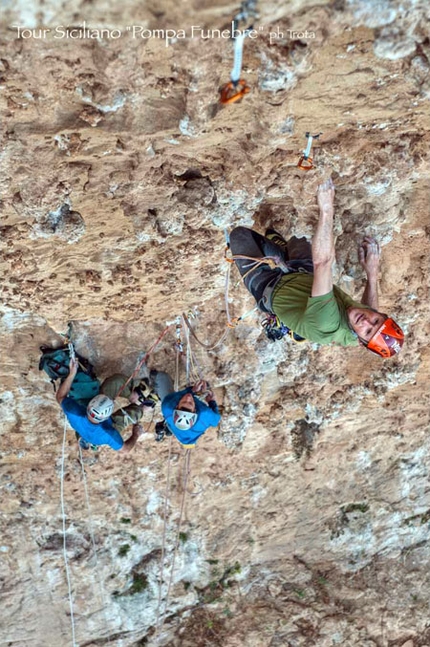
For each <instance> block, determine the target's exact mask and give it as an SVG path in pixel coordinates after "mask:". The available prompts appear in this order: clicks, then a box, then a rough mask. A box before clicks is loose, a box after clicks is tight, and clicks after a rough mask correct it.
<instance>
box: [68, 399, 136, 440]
mask: <svg viewBox="0 0 430 647" xmlns="http://www.w3.org/2000/svg"><path fill="white" fill-rule="evenodd" d="M61 408H62V409H63V411H64V413H65V414H66V416H67V420H68V421H69V422H70V425H71V426H72V427H73V429H74V430H75V431H77V432H78V434H79V435H80V436H82V438H83V439H84V440H86V441H87V443H91V444H92V445H109V447H112V449H115V450H118V449H121V447H122V446H123V445H124V441H123V439H122V438H121V434H120V433H119V431H117V430H116V429H115V427H114V426H113V424H112V419H111V418H108V419H107V420H104V421H103V422H100V423H99V424H97V425H95V424H94V423H93V422H91V421H90V420H88V418H87V410H86V408H85V407H83V406H82V405H80V404H78V403H77V402H76V400H73V398H64V400H63V401H62V403H61Z"/></svg>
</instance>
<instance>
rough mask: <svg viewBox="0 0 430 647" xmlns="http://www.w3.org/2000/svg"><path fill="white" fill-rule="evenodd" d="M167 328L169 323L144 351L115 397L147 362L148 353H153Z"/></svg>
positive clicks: (117, 395)
mask: <svg viewBox="0 0 430 647" xmlns="http://www.w3.org/2000/svg"><path fill="white" fill-rule="evenodd" d="M169 329H170V324H169V325H168V326H166V327H165V329H164V330H163V332H162V333H161V334H160V335H159V336H158V338H157V339H156V341H155V342H154V343H153V344H152V346H151V348H150V349H149V350H148V351H147V352H146V353H145V355H144V356H143V358H142V359H141V360H140V361H139V362H138V364H137V366H136V368H135V369H134V371H133V373H132V374H131V375H130V377H129V378H128V380H127V381H126V382H124V384H123V385H122V386H121V387H120V389H119V391H118V393H117V394H116V397H117V398H118V397H119V396H120V395H121V393H122V392H123V391H124V389H125V387H126V386H127V384H129V383H130V382H131V380H133V379H134V378H135V377H136V375H137V374H138V372H139V371H140V369H141V368H142V366H143V365H144V364H146V362H147V360H148V358H149V356H150V355H151V353H153V352H154V350H155V349H156V348H157V346H158V344H159V343H160V342H161V340H162V339H163V337H164V336H165V335H166V334H167V332H168V330H169Z"/></svg>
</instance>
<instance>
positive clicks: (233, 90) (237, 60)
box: [220, 0, 257, 105]
mask: <svg viewBox="0 0 430 647" xmlns="http://www.w3.org/2000/svg"><path fill="white" fill-rule="evenodd" d="M256 6H257V2H256V0H244V2H242V4H241V7H240V11H239V13H238V14H236V16H235V17H234V18H233V21H232V27H233V30H232V36H233V47H234V60H233V69H232V70H231V73H230V81H229V82H228V83H225V84H224V85H223V86H222V88H221V90H220V103H222V104H223V105H226V104H229V103H235V102H236V101H239V99H242V97H244V96H245V94H248V93H249V92H251V88H250V87H249V85H248V84H247V82H246V81H245V79H242V78H241V76H240V75H241V72H242V57H243V44H244V41H245V38H246V37H247V36H248V35H249V33H250V31H251V30H252V25H251V26H249V27H247V28H246V29H244V30H243V31H240V30H239V28H238V27H239V24H240V23H241V22H247V21H248V19H249V18H250V17H251V16H252V17H255V16H256V15H257V13H256Z"/></svg>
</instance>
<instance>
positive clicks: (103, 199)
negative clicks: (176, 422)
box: [0, 0, 430, 647]
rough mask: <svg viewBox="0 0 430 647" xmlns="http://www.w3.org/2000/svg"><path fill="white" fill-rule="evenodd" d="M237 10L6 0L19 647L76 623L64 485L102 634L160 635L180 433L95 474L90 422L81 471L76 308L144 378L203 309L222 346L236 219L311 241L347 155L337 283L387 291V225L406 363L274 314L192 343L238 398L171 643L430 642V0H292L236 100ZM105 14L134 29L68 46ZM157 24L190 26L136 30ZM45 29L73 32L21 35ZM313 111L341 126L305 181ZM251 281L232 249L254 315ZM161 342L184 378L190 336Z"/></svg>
mask: <svg viewBox="0 0 430 647" xmlns="http://www.w3.org/2000/svg"><path fill="white" fill-rule="evenodd" d="M236 10H237V7H236V6H235V5H231V4H226V3H216V4H212V3H191V2H189V1H188V0H186V1H185V2H182V3H173V2H172V3H170V2H167V1H166V2H164V1H163V2H161V3H159V4H157V5H156V4H154V3H149V4H147V5H145V6H142V3H140V4H139V3H130V2H128V1H125V2H123V3H121V4H120V5H115V4H114V3H112V4H110V3H101V2H98V3H73V4H71V5H70V4H69V5H67V6H66V5H64V6H61V5H59V4H57V3H53V2H48V3H46V2H45V3H43V4H42V3H40V4H38V3H35V4H33V5H32V6H31V7H30V6H27V5H24V4H22V3H17V4H14V5H12V4H7V5H6V6H5V10H4V12H3V17H2V23H1V24H2V48H1V52H2V53H1V56H0V59H1V79H2V80H1V84H2V99H1V100H2V113H3V119H2V123H3V135H2V162H1V163H2V181H1V187H2V225H1V226H2V237H1V240H2V247H3V253H2V260H1V269H2V275H3V277H4V278H3V281H2V303H3V305H2V315H3V317H2V323H1V336H2V356H3V361H2V369H1V371H2V375H1V377H2V381H1V383H2V389H1V391H2V392H1V394H0V398H1V402H0V408H1V418H2V425H1V434H2V444H1V447H2V450H1V454H2V462H1V486H2V502H3V505H2V510H3V514H2V518H1V545H0V551H1V562H2V569H1V571H2V575H1V586H2V589H1V592H2V605H1V611H0V614H1V626H2V638H1V641H0V642H2V644H3V643H4V644H5V645H14V646H15V645H16V646H19V647H27V646H28V647H30V646H31V647H33V646H34V645H37V646H41V647H42V646H43V647H51V646H52V647H54V646H55V647H57V646H59V645H61V646H63V645H64V646H66V645H71V644H72V640H71V621H70V615H69V614H70V608H69V594H68V588H67V579H66V571H65V562H64V555H63V534H62V511H61V505H60V484H61V482H62V481H63V484H64V506H65V513H66V516H67V532H66V546H67V549H66V551H67V552H66V554H67V558H68V563H69V568H70V579H71V589H72V596H71V597H72V601H73V611H74V627H75V632H76V644H79V645H80V647H84V646H85V647H94V646H96V645H98V646H100V645H109V644H112V645H116V646H118V647H131V646H134V647H137V646H138V645H144V644H148V645H155V644H157V643H156V640H155V636H154V627H155V623H156V618H157V611H158V610H159V609H158V591H159V589H158V580H159V571H160V555H161V548H162V534H163V520H162V519H163V506H164V493H165V481H166V472H167V460H168V446H167V443H166V442H165V443H160V444H156V443H155V442H154V440H153V433H152V427H151V428H150V429H151V431H150V433H148V434H147V435H146V436H144V437H143V438H142V439H141V440H140V441H139V444H138V446H137V448H136V450H135V451H134V452H133V453H131V454H130V455H128V456H125V457H123V456H118V455H117V454H115V453H114V452H112V451H110V450H108V449H103V450H101V451H100V452H98V453H97V454H91V453H90V454H87V455H86V456H85V458H84V470H85V471H84V472H83V471H82V466H81V463H80V461H79V456H78V450H77V447H76V443H75V439H74V435H73V432H72V431H71V430H70V429H69V430H67V432H66V434H67V435H66V450H65V456H64V464H63V462H62V437H63V425H64V420H63V417H62V414H61V412H60V410H59V408H58V406H57V405H56V403H55V399H54V394H53V392H52V389H51V385H50V384H49V382H48V380H47V379H45V376H44V375H41V374H40V373H39V372H38V370H37V364H38V356H39V346H40V345H41V344H42V343H51V342H52V343H54V342H58V341H59V337H58V335H57V334H56V333H57V332H62V331H65V330H66V328H67V323H68V322H70V321H72V322H73V326H72V330H73V339H74V341H75V344H76V347H77V349H78V350H79V351H80V352H82V353H83V354H84V355H86V356H88V357H89V358H90V360H91V361H92V362H93V363H94V365H95V366H96V368H97V371H98V373H99V374H100V376H102V377H105V376H107V375H109V374H111V373H112V372H114V371H123V372H125V373H127V374H130V373H131V372H132V371H133V368H134V366H135V365H136V361H137V360H138V359H139V358H140V357H142V356H143V353H144V352H145V351H146V350H147V349H148V348H149V347H150V346H151V344H152V343H153V342H154V341H155V339H156V338H157V337H158V335H159V334H160V332H161V331H162V330H163V328H164V327H165V326H166V322H172V321H174V320H175V319H176V317H177V316H178V315H180V314H181V313H182V312H183V311H185V312H190V311H191V312H194V313H195V318H194V319H193V325H194V326H195V329H196V332H197V334H198V336H199V337H200V338H201V339H202V340H203V341H204V342H211V341H215V340H217V339H219V338H220V336H221V335H222V333H223V332H224V330H225V322H226V314H225V305H224V279H225V272H226V263H225V261H224V259H223V255H224V245H225V242H224V229H225V228H228V229H231V228H232V227H234V226H237V225H239V224H242V225H246V226H254V227H255V228H256V229H258V230H259V231H264V229H265V227H266V226H268V225H269V224H270V225H272V226H275V227H276V228H277V229H279V231H281V232H282V233H284V234H285V235H286V234H288V233H289V232H290V231H294V232H295V233H298V234H299V235H308V236H310V235H311V234H312V232H313V231H314V229H315V225H316V222H317V216H318V212H317V206H316V199H315V194H316V187H317V185H318V184H319V183H320V182H321V180H322V179H323V178H325V177H327V175H328V174H329V173H330V172H331V173H332V177H333V179H334V182H335V184H336V203H335V209H336V215H335V233H336V267H335V277H336V282H337V284H338V285H339V286H340V287H342V288H343V289H345V290H346V291H348V292H349V293H351V294H353V295H354V296H356V297H358V296H359V295H360V293H361V292H362V290H363V286H364V277H363V274H362V271H361V269H360V267H359V265H358V262H357V252H356V250H357V244H358V243H359V242H360V240H361V238H362V236H363V235H364V234H368V235H374V236H376V237H377V238H378V240H379V241H380V243H381V245H382V249H383V263H382V268H381V280H380V291H381V305H382V307H383V309H386V310H389V311H390V312H393V313H395V315H396V318H397V319H398V320H399V321H400V322H401V323H402V325H403V326H404V328H405V330H406V333H407V341H406V343H405V346H404V350H403V352H402V354H401V355H400V356H399V357H398V358H396V359H394V360H392V361H389V362H381V361H379V360H378V358H376V357H373V356H370V355H368V354H366V353H365V352H364V351H362V350H361V349H358V348H357V349H347V350H342V349H340V348H336V347H317V346H316V345H308V344H305V345H295V344H292V343H289V342H277V343H275V344H272V343H270V342H269V341H268V340H267V339H266V338H265V336H264V334H263V333H262V329H261V327H260V325H259V317H258V315H257V314H256V313H254V314H253V315H251V316H250V317H249V318H247V319H246V320H245V321H244V322H243V323H241V324H240V325H239V326H238V327H237V328H236V329H235V330H234V331H230V332H229V334H228V337H227V338H226V340H225V342H223V343H222V344H221V345H220V346H219V347H218V348H217V349H216V350H214V351H211V352H209V353H207V352H205V351H204V349H203V348H201V347H200V346H199V345H198V344H197V343H196V342H194V341H193V340H191V346H192V348H193V351H194V353H195V356H196V361H197V363H198V365H199V366H200V367H201V368H202V371H203V372H204V374H205V375H206V376H207V377H208V379H209V380H210V381H211V383H212V385H213V386H214V388H215V391H216V395H217V399H218V400H219V402H220V403H222V409H223V419H222V424H221V426H220V428H219V430H218V432H215V431H212V432H210V433H207V434H206V435H205V436H203V437H202V439H201V440H200V441H199V444H198V447H197V448H196V449H195V450H194V451H193V455H192V459H191V473H190V476H189V481H188V484H187V497H186V507H185V515H184V520H183V523H182V527H181V535H180V538H179V549H178V551H177V555H176V566H175V570H174V576H173V583H172V589H171V594H170V598H169V602H168V609H167V614H166V619H165V623H164V626H163V629H162V631H161V634H160V636H159V637H158V638H159V642H158V644H164V645H171V646H173V645H175V646H176V645H184V646H188V645H189V646H190V647H191V646H192V647H194V646H199V645H222V646H223V647H236V646H237V647H239V646H241V647H242V646H243V645H246V646H250V647H260V646H261V647H263V646H264V647H269V645H270V647H277V646H282V647H284V646H287V645H288V646H291V647H311V646H317V647H329V646H332V645H344V646H351V647H370V646H377V647H385V646H387V647H400V646H401V645H407V647H412V646H413V647H424V646H425V645H430V631H429V629H428V603H429V576H428V572H427V571H428V568H427V563H428V560H429V557H430V549H429V543H428V536H429V523H430V499H429V493H428V477H429V449H430V446H429V442H430V441H429V435H428V431H429V417H428V408H429V399H430V398H429V386H428V384H429V363H430V355H429V350H428V337H429V333H430V326H429V323H428V321H429V318H428V297H429V292H428V291H429V284H428V276H429V207H428V205H429V154H428V148H429V121H430V117H429V105H428V99H429V93H430V86H429V58H430V45H429V15H428V12H429V9H428V7H427V4H426V3H424V2H412V1H409V2H406V3H399V2H371V1H364V2H362V1H360V2H358V1H349V2H336V3H325V2H321V3H320V4H317V5H315V4H313V3H310V2H306V1H303V0H297V1H296V2H293V3H290V4H289V5H288V6H286V5H285V3H282V2H267V3H264V5H263V4H262V5H261V6H260V7H259V16H260V17H259V18H258V19H256V20H255V26H256V28H257V29H259V28H260V26H261V27H262V29H261V30H259V31H258V37H257V38H255V39H254V40H251V39H248V40H247V41H246V43H245V51H244V64H243V74H244V76H245V78H246V79H247V80H248V82H249V84H250V86H251V93H250V94H249V95H247V96H246V97H245V98H244V99H243V100H242V102H241V103H238V104H235V105H231V106H227V107H224V108H221V107H220V106H219V104H218V87H219V86H220V85H221V84H222V83H224V82H226V81H227V80H228V78H229V73H230V69H231V62H232V61H231V54H232V48H231V43H230V42H229V41H227V40H221V39H216V38H205V39H203V38H199V37H196V38H191V37H190V30H191V28H192V26H193V25H194V26H200V27H202V29H203V28H205V29H217V28H219V29H221V28H226V27H228V26H229V22H230V20H231V17H232V16H233V15H234V13H235V11H236ZM84 20H85V22H86V24H87V26H91V27H92V28H100V29H101V28H105V29H110V30H113V29H120V30H121V31H122V35H121V37H120V38H100V39H90V38H78V39H72V38H54V36H55V34H56V33H57V35H58V32H55V29H56V27H58V26H61V25H62V26H63V27H64V28H65V27H67V26H68V27H70V28H71V27H76V26H79V25H82V24H83V21H84ZM132 25H140V26H141V27H142V28H143V29H147V30H157V29H158V30H161V29H173V30H175V29H176V30H179V29H183V30H185V31H186V34H187V37H186V38H177V39H176V41H175V42H169V43H168V44H167V45H166V43H165V41H164V40H163V39H162V38H157V37H155V36H154V37H151V38H146V39H142V38H132V33H131V31H130V30H127V26H132ZM17 26H21V27H22V28H24V27H25V28H28V29H35V30H36V29H39V28H45V29H51V31H50V32H47V33H46V37H45V38H37V37H36V36H37V35H38V32H36V31H35V32H33V35H32V36H31V37H23V34H24V35H25V34H27V32H22V31H21V34H20V37H18V30H17ZM293 31H296V32H304V31H307V32H308V36H306V35H302V36H301V37H294V36H292V35H291V34H292V32H293ZM270 33H272V34H275V33H276V34H278V36H277V37H274V36H273V35H272V36H270ZM310 33H312V34H314V37H311V36H309V34H310ZM280 34H283V35H282V37H281V35H280ZM271 41H272V42H271ZM309 130H310V131H312V132H319V131H322V132H323V136H322V137H321V139H320V140H319V141H318V142H316V146H315V162H316V169H315V171H311V172H309V173H308V174H305V173H303V172H301V171H300V170H298V169H297V166H296V164H297V161H298V157H299V152H300V150H301V149H302V148H303V147H304V145H305V143H306V140H305V132H306V131H309ZM237 282H238V274H237V273H236V272H235V270H233V272H232V279H231V283H230V310H231V312H232V315H235V316H239V315H241V314H243V313H244V312H247V311H249V310H250V309H251V308H252V307H253V301H252V298H251V297H250V296H249V295H248V293H247V292H246V291H245V289H244V288H243V287H242V286H241V285H240V284H237ZM184 334H185V333H184V332H183V335H184ZM151 361H152V364H153V365H156V366H157V367H159V368H162V369H165V370H169V371H171V372H173V371H174V365H175V351H174V337H173V336H172V335H170V336H167V337H166V338H165V339H164V340H163V342H162V343H161V344H160V346H159V347H158V348H157V351H156V353H155V354H154V356H153V357H152V360H151ZM181 379H182V380H185V369H184V366H182V368H181ZM150 423H151V420H150V416H148V419H147V420H146V424H147V425H148V427H149V426H150ZM171 460H172V466H171V471H172V495H171V500H170V504H169V506H168V512H169V522H168V524H167V530H166V533H167V534H166V550H167V557H166V563H165V572H164V577H165V581H166V584H165V587H164V589H163V591H164V593H165V591H166V587H167V580H168V577H169V568H170V567H171V565H172V560H173V548H174V544H175V540H176V534H175V533H176V530H175V529H176V522H177V520H178V517H179V511H180V502H181V498H182V494H183V473H182V471H183V452H182V450H181V448H180V446H179V445H177V444H175V445H173V456H172V459H171ZM62 468H63V470H64V478H63V479H62V478H61V473H62ZM84 474H85V475H86V480H85V479H84ZM85 486H86V487H87V491H88V502H89V504H90V510H88V508H87V497H86V494H85V492H86V490H85ZM93 539H94V543H95V546H94V545H93ZM161 615H163V607H162V608H161ZM109 641H110V642H109ZM407 641H409V642H407Z"/></svg>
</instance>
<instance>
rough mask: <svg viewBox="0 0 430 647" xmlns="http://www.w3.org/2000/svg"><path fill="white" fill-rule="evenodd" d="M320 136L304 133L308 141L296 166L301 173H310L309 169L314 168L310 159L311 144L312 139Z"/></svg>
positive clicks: (311, 158)
mask: <svg viewBox="0 0 430 647" xmlns="http://www.w3.org/2000/svg"><path fill="white" fill-rule="evenodd" d="M320 135H322V133H318V134H317V135H311V134H310V133H306V137H307V139H308V143H307V145H306V148H305V150H304V151H303V153H302V155H301V157H300V159H299V161H298V164H297V166H298V167H299V169H301V170H302V171H310V170H311V169H313V168H314V161H313V157H311V156H310V155H311V148H312V142H313V140H314V139H318V137H319V136H320Z"/></svg>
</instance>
